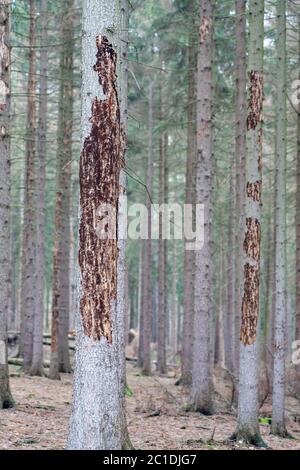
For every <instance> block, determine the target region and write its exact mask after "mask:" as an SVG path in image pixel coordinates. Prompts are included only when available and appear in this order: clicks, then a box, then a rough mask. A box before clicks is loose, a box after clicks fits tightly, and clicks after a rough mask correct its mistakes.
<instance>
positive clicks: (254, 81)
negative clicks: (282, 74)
mask: <svg viewBox="0 0 300 470" xmlns="http://www.w3.org/2000/svg"><path fill="white" fill-rule="evenodd" d="M249 79H250V98H249V103H248V106H249V113H248V117H247V129H248V131H249V130H250V129H256V127H257V125H258V123H260V122H262V121H263V76H262V74H261V73H259V72H257V71H255V70H252V71H251V72H249Z"/></svg>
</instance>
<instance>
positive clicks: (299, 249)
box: [296, 18, 300, 395]
mask: <svg viewBox="0 0 300 470" xmlns="http://www.w3.org/2000/svg"><path fill="white" fill-rule="evenodd" d="M298 25H299V27H298V30H299V65H298V67H299V80H300V18H299V21H298ZM296 340H298V341H299V340H300V101H299V104H298V114H297V193H296ZM297 376H298V383H299V384H300V364H299V365H297ZM298 389H299V390H298V391H299V395H300V385H299V387H298Z"/></svg>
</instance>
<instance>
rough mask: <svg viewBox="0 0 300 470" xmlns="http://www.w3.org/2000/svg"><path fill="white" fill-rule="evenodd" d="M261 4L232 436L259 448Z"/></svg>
mask: <svg viewBox="0 0 300 470" xmlns="http://www.w3.org/2000/svg"><path fill="white" fill-rule="evenodd" d="M263 40H264V1H263V0H250V1H249V59H248V60H249V63H248V70H249V73H248V78H249V85H248V91H249V101H248V117H247V155H246V179H245V181H246V187H245V193H246V200H245V202H246V205H245V225H244V230H245V239H244V246H243V248H244V262H243V271H244V293H243V301H242V312H241V314H242V319H241V331H240V367H239V400H238V423H237V431H236V433H235V435H234V437H235V438H236V439H237V440H241V441H244V442H247V443H253V444H255V445H263V441H262V439H261V437H260V433H259V424H258V362H257V359H258V356H257V353H258V343H257V336H256V335H257V324H258V317H259V281H260V221H261V178H262V175H261V157H262V135H263V134H262V124H263V112H262V110H263V43H264V41H263Z"/></svg>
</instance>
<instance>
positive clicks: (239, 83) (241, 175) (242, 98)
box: [232, 0, 247, 400]
mask: <svg viewBox="0 0 300 470" xmlns="http://www.w3.org/2000/svg"><path fill="white" fill-rule="evenodd" d="M235 28H236V64H235V68H236V72H235V73H236V98H235V162H236V238H235V245H236V249H235V256H236V264H235V275H236V289H235V306H234V318H233V343H232V358H233V373H234V380H235V390H236V394H235V397H234V398H235V400H237V393H238V375H239V349H240V343H239V332H240V323H241V318H240V312H241V309H242V299H243V238H244V214H245V190H246V189H245V160H246V118H247V97H246V75H247V74H246V71H247V70H246V0H236V26H235Z"/></svg>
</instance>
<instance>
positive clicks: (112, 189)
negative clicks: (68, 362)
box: [79, 36, 125, 343]
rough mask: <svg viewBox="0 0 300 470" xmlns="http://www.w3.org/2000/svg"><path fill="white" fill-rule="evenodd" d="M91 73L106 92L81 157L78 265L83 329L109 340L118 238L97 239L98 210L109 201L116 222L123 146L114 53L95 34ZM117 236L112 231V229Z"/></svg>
mask: <svg viewBox="0 0 300 470" xmlns="http://www.w3.org/2000/svg"><path fill="white" fill-rule="evenodd" d="M96 46H97V54H96V58H97V60H96V64H95V65H94V71H95V72H96V73H97V74H98V79H99V85H100V86H101V87H102V90H103V93H104V95H105V97H104V99H99V98H98V97H97V96H96V97H95V98H94V100H93V104H92V116H91V118H90V122H91V124H92V127H91V131H90V134H89V136H87V137H86V138H85V141H84V145H83V150H82V153H81V157H80V207H81V221H80V228H79V265H80V270H81V282H82V297H81V301H80V312H81V318H82V324H83V328H84V333H85V334H86V335H88V336H89V337H91V338H93V339H94V340H100V338H101V337H102V336H103V337H105V338H106V339H107V340H108V342H109V343H111V342H112V321H111V303H112V302H113V301H114V300H116V295H117V259H118V241H117V239H116V238H117V237H115V238H112V237H110V238H106V239H105V238H103V237H102V238H99V232H97V224H99V222H100V218H99V216H97V211H98V209H99V207H101V205H106V206H107V205H109V206H111V207H112V209H113V210H114V213H115V220H114V223H115V224H116V225H117V220H118V199H119V193H120V188H119V177H120V171H121V168H122V167H123V154H124V149H125V142H124V134H123V130H122V126H121V121H120V107H119V99H118V92H117V88H116V60H117V55H116V53H115V51H114V49H113V47H112V45H111V44H110V43H109V41H108V39H107V38H106V37H105V36H98V37H97V38H96ZM115 233H116V234H117V230H115Z"/></svg>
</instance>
